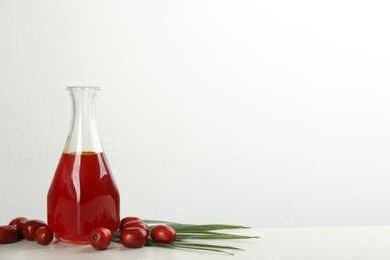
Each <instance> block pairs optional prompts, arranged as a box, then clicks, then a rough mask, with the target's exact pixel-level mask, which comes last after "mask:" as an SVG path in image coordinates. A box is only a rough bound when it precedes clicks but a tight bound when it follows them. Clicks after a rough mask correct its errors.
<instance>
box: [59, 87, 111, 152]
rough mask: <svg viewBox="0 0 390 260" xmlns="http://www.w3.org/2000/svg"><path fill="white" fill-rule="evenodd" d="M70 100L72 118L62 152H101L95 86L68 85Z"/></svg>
mask: <svg viewBox="0 0 390 260" xmlns="http://www.w3.org/2000/svg"><path fill="white" fill-rule="evenodd" d="M67 90H69V91H70V96H71V101H72V119H71V123H70V128H69V134H68V138H67V141H66V144H65V148H64V152H65V153H70V154H82V153H101V152H103V148H102V145H101V142H100V138H99V135H98V131H97V126H96V120H95V103H96V94H97V91H98V90H99V88H96V87H68V88H67Z"/></svg>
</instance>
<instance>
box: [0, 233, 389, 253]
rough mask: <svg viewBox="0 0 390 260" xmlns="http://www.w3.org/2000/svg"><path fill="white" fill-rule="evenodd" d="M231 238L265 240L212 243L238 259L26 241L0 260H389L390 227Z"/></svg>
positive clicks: (4, 249)
mask: <svg viewBox="0 0 390 260" xmlns="http://www.w3.org/2000/svg"><path fill="white" fill-rule="evenodd" d="M231 233H235V234H242V235H257V236H260V238H257V239H250V240H230V241H227V240H223V241H222V240H219V241H216V240H213V241H212V242H213V243H214V244H222V245H231V246H236V247H240V248H242V249H244V250H245V251H234V253H235V255H234V256H230V255H227V254H220V253H213V252H211V253H210V252H198V251H196V252H195V251H185V250H172V249H165V248H158V247H144V248H140V249H128V248H125V247H123V246H121V245H120V244H117V243H112V244H111V245H110V247H109V248H108V249H107V250H104V251H98V250H95V249H93V248H92V247H91V246H89V245H71V244H66V243H62V242H55V241H53V242H52V243H51V244H50V245H48V246H42V245H39V244H37V243H35V242H33V241H26V240H23V241H20V242H17V243H12V244H3V245H1V244H0V259H2V260H3V259H4V260H9V259H33V260H34V259H56V260H61V259H67V260H74V259H83V260H89V259H91V260H92V259H93V260H96V259H110V260H113V259H141V260H143V259H145V260H146V259H170V260H175V259H208V260H212V259H232V260H233V259H234V260H236V259H237V260H238V259H260V260H287V259H288V260H291V259H294V260H305V259H310V260H314V259H315V260H322V259H326V260H338V259H343V260H344V259H348V260H352V259H354V260H355V259H359V260H360V259H361V260H379V259H390V227H324V228H252V229H248V230H236V231H234V232H231Z"/></svg>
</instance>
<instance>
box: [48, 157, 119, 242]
mask: <svg viewBox="0 0 390 260" xmlns="http://www.w3.org/2000/svg"><path fill="white" fill-rule="evenodd" d="M47 207H48V208H47V212H48V226H49V228H50V229H51V230H52V231H53V232H54V234H55V236H56V237H57V239H59V240H61V241H65V242H70V243H76V244H86V243H89V242H88V236H89V233H90V232H91V231H92V229H94V228H96V227H106V228H108V229H110V230H111V231H115V230H117V229H118V227H119V222H120V218H119V193H118V190H117V187H116V184H115V181H114V179H113V177H112V175H111V171H110V168H109V166H108V164H107V161H106V158H105V156H104V153H94V152H83V153H82V154H81V155H80V154H67V153H63V154H62V156H61V159H60V161H59V163H58V166H57V170H56V172H55V174H54V178H53V181H52V184H51V186H50V189H49V192H48V204H47Z"/></svg>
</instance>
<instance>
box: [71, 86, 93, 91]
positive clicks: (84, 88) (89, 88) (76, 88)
mask: <svg viewBox="0 0 390 260" xmlns="http://www.w3.org/2000/svg"><path fill="white" fill-rule="evenodd" d="M66 90H69V91H99V90H100V87H97V86H68V87H66Z"/></svg>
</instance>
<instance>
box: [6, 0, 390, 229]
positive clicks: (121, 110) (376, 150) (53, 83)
mask: <svg viewBox="0 0 390 260" xmlns="http://www.w3.org/2000/svg"><path fill="white" fill-rule="evenodd" d="M389 10H390V6H389V5H388V4H387V1H232V0H225V1H222V0H221V1H216V0H212V1H182V0H172V1H124V0H123V1H108V0H107V1H92V0H85V1H83V0H82V1H80V0H77V1H76V0H70V1H69V0H67V1H50V0H47V1H43V0H39V1H28V0H24V1H19V0H17V1H11V0H0V176H1V180H0V187H1V188H0V197H1V200H0V223H3V224H7V223H8V221H9V220H10V219H11V218H14V217H17V216H26V217H28V218H38V219H44V220H45V219H46V193H47V189H48V187H49V185H50V182H51V179H52V176H53V173H54V171H55V168H56V166H57V163H58V159H59V157H60V155H61V152H62V149H63V146H64V144H65V140H66V136H67V133H68V127H69V121H70V110H71V108H70V97H69V93H68V92H67V91H66V90H65V87H66V86H69V85H97V86H101V88H102V90H101V91H100V92H99V93H98V99H97V119H98V127H99V131H100V137H101V139H102V142H103V146H104V149H105V152H106V154H107V157H108V160H109V163H110V165H111V168H112V170H113V174H114V176H115V179H116V182H117V185H118V188H119V190H120V193H121V207H122V208H121V215H122V216H126V215H136V216H140V217H142V218H145V219H162V220H172V221H180V222H191V223H206V222H214V223H231V224H243V225H250V226H256V227H268V226H269V227H273V226H338V225H347V226H350V225H390V189H389V186H390V174H389V173H390V161H389V160H388V158H389V156H390V137H389V136H390V103H389V100H390V89H389V85H390V79H389V72H390V36H389V34H390V33H389V25H390V16H389Z"/></svg>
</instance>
